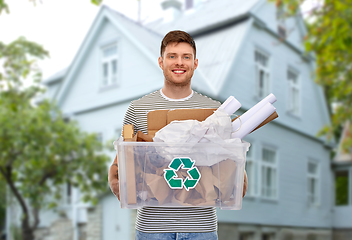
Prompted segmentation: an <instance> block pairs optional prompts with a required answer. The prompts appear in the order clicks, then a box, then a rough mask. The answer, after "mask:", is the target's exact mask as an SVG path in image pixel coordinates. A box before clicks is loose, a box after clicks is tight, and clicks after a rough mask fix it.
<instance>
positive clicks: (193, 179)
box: [164, 158, 201, 191]
mask: <svg viewBox="0 0 352 240" xmlns="http://www.w3.org/2000/svg"><path fill="white" fill-rule="evenodd" d="M194 164H195V161H192V159H190V158H174V159H173V160H172V161H171V162H170V164H169V166H168V167H169V168H168V169H164V179H165V181H166V182H167V184H168V185H169V187H170V188H171V189H182V188H183V187H185V189H186V190H187V191H189V189H192V188H195V187H196V186H197V183H198V182H199V179H200V178H201V175H200V172H199V171H198V168H197V167H195V166H194ZM180 168H182V169H189V170H188V171H187V173H188V175H189V176H187V177H186V179H185V180H184V181H183V179H182V178H177V174H176V172H177V171H178V170H179V169H180Z"/></svg>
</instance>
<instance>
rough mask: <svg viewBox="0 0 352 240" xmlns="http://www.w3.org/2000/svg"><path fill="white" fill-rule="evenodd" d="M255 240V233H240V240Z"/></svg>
mask: <svg viewBox="0 0 352 240" xmlns="http://www.w3.org/2000/svg"><path fill="white" fill-rule="evenodd" d="M253 239H254V233H250V232H246V233H240V240H253Z"/></svg>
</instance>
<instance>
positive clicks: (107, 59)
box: [99, 41, 120, 88]
mask: <svg viewBox="0 0 352 240" xmlns="http://www.w3.org/2000/svg"><path fill="white" fill-rule="evenodd" d="M113 46H116V47H117V53H116V54H115V55H113V56H110V57H104V55H103V51H104V49H107V48H110V47H113ZM118 47H119V46H118V42H117V41H114V42H112V43H109V44H106V45H104V46H101V47H100V60H99V65H100V87H101V88H105V87H111V86H119V83H120V81H119V80H120V76H119V75H120V68H119V48H118ZM113 60H116V61H117V66H116V67H117V72H116V76H115V77H116V81H115V82H112V78H111V76H110V75H109V76H108V80H107V83H106V84H104V68H103V65H104V63H108V67H109V74H110V68H111V67H110V63H111V62H112V61H113Z"/></svg>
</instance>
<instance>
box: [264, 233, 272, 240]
mask: <svg viewBox="0 0 352 240" xmlns="http://www.w3.org/2000/svg"><path fill="white" fill-rule="evenodd" d="M274 239H275V235H274V233H263V234H262V240H274Z"/></svg>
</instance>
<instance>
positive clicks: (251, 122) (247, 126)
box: [231, 102, 276, 139]
mask: <svg viewBox="0 0 352 240" xmlns="http://www.w3.org/2000/svg"><path fill="white" fill-rule="evenodd" d="M275 110H276V108H275V107H274V106H273V105H271V103H270V102H267V103H266V104H265V105H264V106H263V107H262V108H261V109H259V111H257V112H256V113H254V114H253V115H252V116H251V117H250V118H249V119H248V120H247V121H246V122H245V123H243V124H242V126H241V128H240V129H239V130H238V131H236V132H233V133H232V134H231V138H240V139H242V138H244V137H245V136H246V135H248V134H249V133H250V132H252V131H253V130H254V129H255V128H256V127H257V126H259V125H260V124H261V123H262V122H263V121H264V120H265V119H267V118H268V117H269V116H270V115H271V114H272V113H273V112H275Z"/></svg>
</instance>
